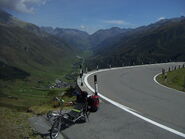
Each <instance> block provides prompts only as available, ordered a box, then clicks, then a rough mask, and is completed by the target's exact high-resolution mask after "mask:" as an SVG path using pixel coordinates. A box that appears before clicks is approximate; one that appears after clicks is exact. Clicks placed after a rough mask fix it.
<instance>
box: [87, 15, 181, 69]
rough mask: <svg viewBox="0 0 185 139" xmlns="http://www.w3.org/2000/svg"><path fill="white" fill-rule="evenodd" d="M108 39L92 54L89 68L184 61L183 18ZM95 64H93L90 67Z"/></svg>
mask: <svg viewBox="0 0 185 139" xmlns="http://www.w3.org/2000/svg"><path fill="white" fill-rule="evenodd" d="M118 38H119V39H117V41H115V40H116V39H114V38H111V39H109V40H107V41H108V42H110V41H111V40H112V41H113V42H114V43H112V44H111V43H109V44H110V45H104V44H108V43H107V42H106V41H105V42H104V44H102V46H101V47H99V48H98V49H95V50H94V57H92V58H91V60H90V61H89V65H90V66H91V67H95V66H96V65H95V64H98V65H100V66H102V67H107V65H108V64H111V65H113V66H122V64H124V65H131V64H142V63H155V62H167V61H183V60H185V18H184V17H181V18H175V19H169V20H165V21H160V22H157V23H155V24H152V25H149V26H146V27H141V28H137V29H135V30H134V29H133V30H132V31H130V32H127V34H126V35H125V34H124V35H122V36H118ZM91 63H95V64H91Z"/></svg>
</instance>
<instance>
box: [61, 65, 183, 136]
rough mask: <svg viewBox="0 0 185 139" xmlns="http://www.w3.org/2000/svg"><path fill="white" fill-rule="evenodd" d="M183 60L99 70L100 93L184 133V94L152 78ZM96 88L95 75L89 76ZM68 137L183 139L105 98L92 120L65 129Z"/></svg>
mask: <svg viewBox="0 0 185 139" xmlns="http://www.w3.org/2000/svg"><path fill="white" fill-rule="evenodd" d="M179 64H180V63H175V64H173V63H170V64H161V65H150V66H141V67H132V68H125V69H118V70H111V71H106V72H99V73H96V74H97V76H98V86H99V92H100V93H101V94H102V95H104V96H106V97H108V98H110V99H111V100H114V101H116V102H118V103H120V104H122V105H125V106H127V107H129V108H132V109H134V110H136V111H137V113H138V114H140V115H142V116H144V117H146V118H150V119H151V120H154V121H156V122H158V123H160V124H162V125H165V126H167V127H170V128H172V129H175V130H177V131H179V132H182V133H185V93H182V92H179V91H176V90H172V89H167V88H165V87H162V86H160V85H158V84H156V83H155V82H154V80H153V77H154V76H155V75H156V74H157V73H159V72H161V69H162V68H166V69H168V67H172V66H174V65H179ZM88 82H89V83H90V85H91V86H92V87H93V76H90V77H89V78H88ZM63 134H64V135H65V136H66V137H67V138H69V139H91V138H92V139H104V138H106V139H149V138H150V139H164V138H168V139H180V138H183V137H181V136H178V135H176V134H174V133H172V132H169V131H167V130H164V129H162V128H160V127H157V126H155V125H153V124H151V123H148V122H146V121H144V120H142V119H140V118H138V117H136V116H134V115H132V114H130V113H128V112H126V111H124V110H122V109H120V108H118V107H116V106H114V105H112V104H110V103H108V102H106V101H103V102H102V103H101V106H100V109H99V111H98V112H96V113H94V114H91V116H90V120H89V122H87V123H85V124H76V125H73V126H71V127H70V128H67V129H65V130H64V131H63Z"/></svg>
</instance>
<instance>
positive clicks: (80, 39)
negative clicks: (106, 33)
mask: <svg viewBox="0 0 185 139" xmlns="http://www.w3.org/2000/svg"><path fill="white" fill-rule="evenodd" d="M41 30H42V31H45V32H47V33H49V34H52V35H55V36H57V37H59V38H61V39H62V40H64V41H65V42H66V43H67V44H69V45H70V46H72V47H73V48H77V49H80V50H85V49H87V48H90V47H91V44H90V41H89V34H88V33H86V32H84V31H80V30H77V29H64V28H55V29H53V28H52V27H41Z"/></svg>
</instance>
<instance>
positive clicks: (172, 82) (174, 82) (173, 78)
mask: <svg viewBox="0 0 185 139" xmlns="http://www.w3.org/2000/svg"><path fill="white" fill-rule="evenodd" d="M157 81H158V82H159V83H161V84H163V85H165V86H168V87H171V88H174V89H177V90H179V91H184V92H185V68H181V69H177V70H174V71H171V72H167V79H166V80H165V77H164V75H162V74H160V75H159V76H157Z"/></svg>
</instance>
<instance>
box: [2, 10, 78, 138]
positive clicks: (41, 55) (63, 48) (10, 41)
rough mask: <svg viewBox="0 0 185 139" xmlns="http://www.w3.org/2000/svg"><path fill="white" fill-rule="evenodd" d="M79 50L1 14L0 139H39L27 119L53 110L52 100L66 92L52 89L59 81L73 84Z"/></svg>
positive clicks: (66, 96) (34, 26)
mask: <svg viewBox="0 0 185 139" xmlns="http://www.w3.org/2000/svg"><path fill="white" fill-rule="evenodd" d="M76 55H79V53H76V49H73V48H72V47H71V46H69V45H68V44H67V43H66V42H64V41H63V40H62V39H60V38H58V37H56V36H52V35H50V34H47V33H44V32H42V31H41V30H40V29H39V27H37V26H36V25H33V24H30V23H26V22H23V21H20V20H18V19H16V18H15V17H12V16H11V15H9V14H8V13H5V12H1V11H0V118H1V119H3V120H1V121H0V132H1V135H0V138H3V139H6V138H7V139H10V138H14V139H20V138H34V139H36V138H40V137H39V136H37V135H35V134H34V133H33V132H32V130H31V128H30V126H29V123H28V118H29V117H31V116H33V115H35V114H43V113H46V112H47V111H48V110H50V109H53V107H52V99H53V97H55V96H63V97H65V98H66V99H67V100H68V99H74V97H72V96H70V95H66V94H65V93H64V91H65V90H66V89H67V88H53V89H50V88H49V87H50V86H51V85H53V84H54V83H55V80H56V79H60V80H62V81H65V82H68V83H74V82H75V80H76V77H77V72H78V67H79V63H81V59H77V58H76Z"/></svg>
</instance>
